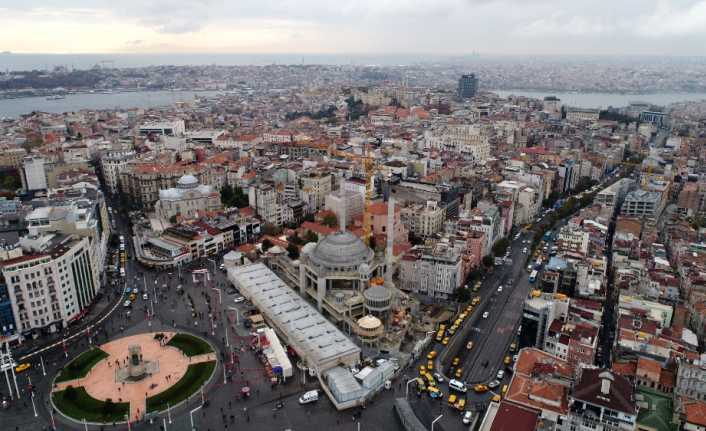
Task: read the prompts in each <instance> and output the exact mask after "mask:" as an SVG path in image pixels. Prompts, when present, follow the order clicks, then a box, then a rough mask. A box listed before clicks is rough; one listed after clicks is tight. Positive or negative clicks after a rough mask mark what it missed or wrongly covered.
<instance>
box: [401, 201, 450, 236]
mask: <svg viewBox="0 0 706 431" xmlns="http://www.w3.org/2000/svg"><path fill="white" fill-rule="evenodd" d="M400 217H401V219H402V224H404V225H405V227H406V228H407V229H409V231H410V232H412V233H414V235H415V236H417V237H421V238H428V237H430V236H432V235H434V234H437V233H439V232H441V229H442V228H443V227H444V221H445V220H446V208H444V207H441V206H439V205H437V203H436V202H435V201H428V202H427V203H426V205H421V204H414V205H410V206H408V207H406V208H403V209H402V213H401V215H400Z"/></svg>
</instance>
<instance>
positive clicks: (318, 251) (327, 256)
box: [310, 231, 373, 268]
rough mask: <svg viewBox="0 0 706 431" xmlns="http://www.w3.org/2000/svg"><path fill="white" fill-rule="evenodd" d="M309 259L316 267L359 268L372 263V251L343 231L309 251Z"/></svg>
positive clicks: (353, 236) (327, 238)
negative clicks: (363, 264)
mask: <svg viewBox="0 0 706 431" xmlns="http://www.w3.org/2000/svg"><path fill="white" fill-rule="evenodd" d="M310 258H311V260H312V261H313V262H314V263H316V264H317V265H320V266H324V267H328V268H333V267H340V266H354V267H359V266H360V265H361V264H362V263H366V264H368V263H370V262H371V261H372V259H373V251H372V250H371V249H370V248H369V247H368V246H367V245H365V243H363V241H361V239H360V238H358V237H357V236H355V235H353V234H352V233H350V232H348V231H344V232H336V233H334V234H331V235H329V236H327V237H325V238H324V239H322V240H321V241H319V243H318V244H316V247H315V248H314V249H313V250H312V251H311V254H310Z"/></svg>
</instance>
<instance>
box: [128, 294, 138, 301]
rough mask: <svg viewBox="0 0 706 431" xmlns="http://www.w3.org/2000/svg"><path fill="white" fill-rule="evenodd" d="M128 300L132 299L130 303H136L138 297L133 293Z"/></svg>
mask: <svg viewBox="0 0 706 431" xmlns="http://www.w3.org/2000/svg"><path fill="white" fill-rule="evenodd" d="M128 298H129V299H130V301H132V302H135V300H136V299H137V295H135V294H134V293H131V294H130V296H129V297H128Z"/></svg>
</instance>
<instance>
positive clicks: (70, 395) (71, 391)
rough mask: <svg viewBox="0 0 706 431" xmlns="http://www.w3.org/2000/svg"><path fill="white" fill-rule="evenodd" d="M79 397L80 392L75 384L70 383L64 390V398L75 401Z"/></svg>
mask: <svg viewBox="0 0 706 431" xmlns="http://www.w3.org/2000/svg"><path fill="white" fill-rule="evenodd" d="M77 397H78V394H77V393H76V388H74V387H73V386H71V385H69V386H68V387H67V388H66V389H65V390H64V398H66V399H67V400H69V401H74V400H76V398H77Z"/></svg>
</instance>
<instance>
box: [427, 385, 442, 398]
mask: <svg viewBox="0 0 706 431" xmlns="http://www.w3.org/2000/svg"><path fill="white" fill-rule="evenodd" d="M428 391H429V396H430V397H431V398H444V393H443V392H441V391H440V390H439V388H437V387H434V386H429V388H428Z"/></svg>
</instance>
